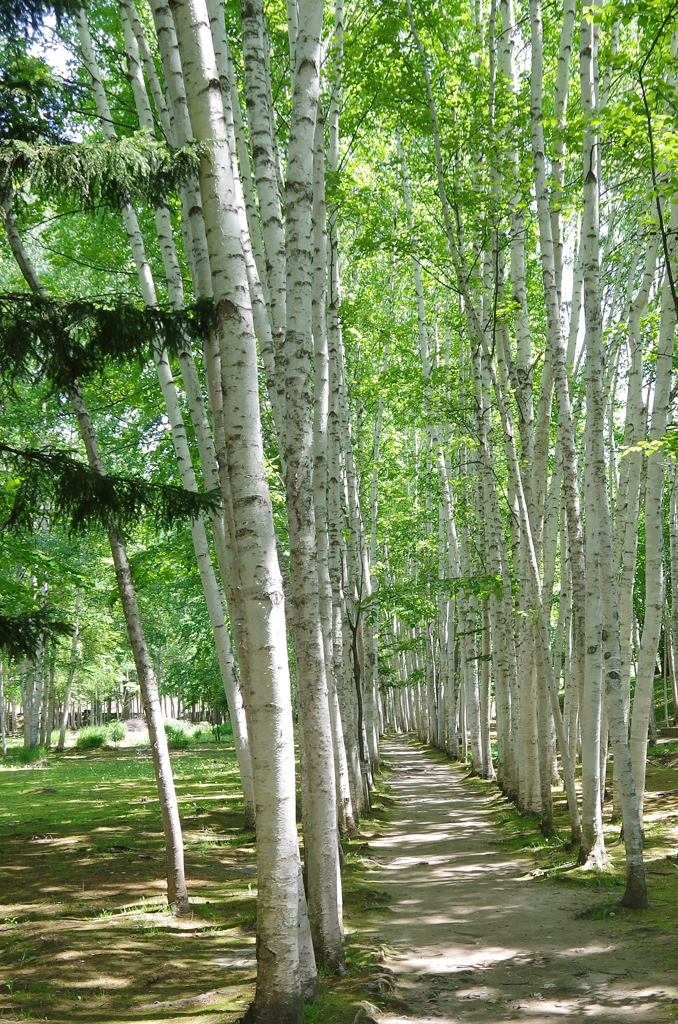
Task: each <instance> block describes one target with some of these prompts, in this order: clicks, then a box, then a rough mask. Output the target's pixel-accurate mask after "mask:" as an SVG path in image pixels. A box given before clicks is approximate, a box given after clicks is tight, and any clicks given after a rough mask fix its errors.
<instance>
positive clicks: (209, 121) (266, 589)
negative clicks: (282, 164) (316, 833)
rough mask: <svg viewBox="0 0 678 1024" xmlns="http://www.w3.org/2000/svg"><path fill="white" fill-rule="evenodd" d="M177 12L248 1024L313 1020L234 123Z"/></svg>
mask: <svg viewBox="0 0 678 1024" xmlns="http://www.w3.org/2000/svg"><path fill="white" fill-rule="evenodd" d="M172 13H173V17H174V22H175V26H176V34H177V40H178V44H179V50H180V55H181V64H182V68H183V77H184V82H185V86H186V97H187V101H188V105H189V112H190V119H191V126H192V130H193V134H194V137H195V138H196V139H197V140H198V141H200V142H205V143H206V144H207V145H208V148H209V155H205V156H203V157H202V159H201V166H200V191H201V196H202V205H203V211H204V217H205V227H206V240H207V247H208V253H209V262H210V268H211V274H212V286H213V290H214V299H215V303H216V307H217V317H218V325H219V342H220V355H221V376H222V391H223V423H224V432H225V438H224V440H225V459H226V465H225V467H224V468H225V471H226V475H227V477H228V482H229V484H230V492H231V493H230V494H229V495H228V498H229V499H232V508H233V516H234V521H235V528H236V529H235V538H236V542H237V547H236V551H235V554H236V560H237V563H238V570H239V581H240V585H241V588H242V606H243V611H244V618H245V623H246V628H247V638H248V651H247V655H248V662H249V671H250V685H249V692H248V695H247V697H248V704H249V706H248V721H249V724H250V727H251V739H252V748H253V758H252V760H253V768H254V790H255V798H256V805H257V808H256V810H257V836H258V840H257V874H258V893H259V896H258V917H257V989H256V994H255V999H254V1003H253V1004H252V1006H251V1007H250V1009H249V1011H248V1014H247V1019H248V1021H251V1022H256V1024H269V1022H270V1024H273V1022H275V1024H288V1022H289V1024H296V1022H297V1021H298V1020H299V1018H300V1016H301V1001H302V993H301V987H300V984H301V983H300V965H299V940H298V935H297V931H296V929H294V928H290V922H293V921H295V920H297V916H298V912H299V896H300V893H299V881H298V879H299V863H300V861H299V848H298V841H297V833H296V820H295V817H296V814H295V805H296V800H295V774H294V738H293V728H292V707H291V694H290V679H289V668H288V662H287V637H286V628H285V614H284V597H283V588H282V579H281V576H280V567H279V564H278V554H277V549H276V540H275V529H274V524H273V513H272V508H271V499H270V494H269V490H268V482H267V477H266V467H265V462H264V452H263V446H262V441H261V419H260V410H259V388H258V372H257V352H256V338H255V333H254V325H253V321H252V310H251V305H250V297H249V284H248V280H247V269H246V265H245V259H244V254H243V249H242V237H241V224H240V218H239V215H238V209H237V203H236V195H235V185H234V181H233V169H232V162H231V153H230V147H229V145H228V142H227V126H226V124H225V120H224V113H223V106H222V99H221V87H220V85H219V78H218V70H217V67H216V61H215V57H214V48H213V44H212V37H211V32H210V23H209V14H208V11H207V8H206V6H205V3H204V0H177V2H175V3H174V4H173V8H172Z"/></svg>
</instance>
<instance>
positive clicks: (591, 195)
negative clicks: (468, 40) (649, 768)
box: [573, 18, 647, 908]
mask: <svg viewBox="0 0 678 1024" xmlns="http://www.w3.org/2000/svg"><path fill="white" fill-rule="evenodd" d="M596 36H597V29H596V26H595V24H594V22H593V19H588V18H584V19H582V23H581V62H582V73H581V84H582V105H583V107H584V112H585V114H587V115H589V116H590V115H591V114H593V113H594V111H595V102H596V90H595V86H596V78H597V73H596V60H597V54H596V46H597V38H596ZM599 144H600V140H599V137H598V136H597V135H596V134H595V128H594V127H593V125H592V124H591V121H590V120H589V121H588V123H587V125H586V132H585V140H584V168H583V171H584V192H585V209H586V231H587V233H589V235H590V237H589V242H588V243H587V252H586V265H587V271H586V275H585V288H584V308H585V314H586V319H587V324H586V356H587V418H588V429H589V437H590V440H591V461H592V466H591V474H592V477H593V480H594V482H595V491H596V496H597V511H598V515H597V517H595V516H594V522H595V523H596V525H597V528H598V550H599V569H600V593H601V599H602V613H603V615H602V619H603V628H602V632H601V637H602V647H603V659H602V660H603V665H604V670H603V671H604V685H605V693H606V698H607V712H608V720H609V728H610V736H611V738H612V745H613V750H614V759H615V762H617V761H618V762H619V772H618V778H619V787H620V793H621V801H622V813H623V817H624V837H625V843H626V892H625V893H624V897H623V899H622V904H623V905H624V906H628V907H638V908H644V907H647V891H646V888H645V870H644V867H643V839H642V831H641V819H640V808H639V802H638V798H637V795H636V789H635V786H634V777H633V769H632V765H631V756H630V752H629V747H628V742H627V732H626V723H625V720H624V703H623V698H622V691H621V651H620V645H619V613H618V610H617V600H616V579H615V576H616V572H615V565H614V560H613V559H614V540H613V533H612V519H611V516H610V511H609V505H608V488H607V470H606V465H605V446H604V437H605V398H604V393H603V387H602V383H603V365H604V357H603V346H602V323H601V316H600V310H601V303H600V270H599V254H598V246H597V240H598V237H599V236H598V216H599V213H598V202H599V184H598V166H599V164H598V159H597V148H598V146H599ZM573 585H574V584H573Z"/></svg>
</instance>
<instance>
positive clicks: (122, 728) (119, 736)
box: [109, 722, 127, 747]
mask: <svg viewBox="0 0 678 1024" xmlns="http://www.w3.org/2000/svg"><path fill="white" fill-rule="evenodd" d="M126 735H127V726H126V725H125V724H124V723H123V722H113V724H112V725H111V727H110V729H109V736H110V737H111V739H112V740H113V742H114V743H115V745H116V747H117V746H118V744H119V743H120V741H121V740H124V738H125V736H126Z"/></svg>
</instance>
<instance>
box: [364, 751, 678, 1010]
mask: <svg viewBox="0 0 678 1024" xmlns="http://www.w3.org/2000/svg"><path fill="white" fill-rule="evenodd" d="M383 754H384V758H385V761H386V763H387V764H388V766H389V768H391V769H392V771H393V775H392V777H391V779H390V780H389V781H390V785H391V786H392V788H393V791H394V795H395V796H396V797H397V799H398V803H397V805H396V807H395V809H394V819H393V821H392V822H391V824H390V825H389V826H388V828H387V829H386V830H385V833H386V834H385V835H384V836H383V838H381V839H375V840H373V841H371V842H370V849H371V851H372V856H373V857H374V858H375V860H376V861H377V864H378V866H377V865H375V867H374V869H373V870H372V871H371V872H370V875H369V877H370V879H371V880H372V881H373V882H374V883H375V884H378V885H379V887H380V888H382V889H384V890H385V891H386V892H387V893H388V894H389V896H390V902H389V905H388V906H387V907H386V908H385V909H384V911H383V913H382V916H381V920H380V921H379V925H378V929H379V935H380V937H381V939H382V941H383V943H384V944H385V946H386V948H387V949H388V953H387V955H386V959H385V961H384V964H385V966H387V967H388V968H390V970H392V971H393V972H394V973H395V975H396V976H397V982H398V997H399V998H400V999H402V1000H404V1001H405V1002H406V1003H407V1004H408V1006H409V1009H408V1010H407V1011H406V1012H405V1011H398V1012H401V1013H402V1015H401V1016H397V1015H395V1016H389V1018H388V1020H389V1022H393V1024H396V1022H398V1024H401V1022H402V1024H405V1022H406V1021H413V1020H414V1021H417V1022H419V1024H427V1022H430V1024H433V1022H434V1021H435V1022H438V1024H439V1022H443V1024H453V1022H464V1021H469V1022H472V1024H498V1022H499V1021H509V1020H515V1021H530V1022H532V1024H552V1022H557V1021H562V1020H566V1021H567V1022H568V1024H570V1022H571V1024H579V1022H582V1024H583V1022H588V1021H595V1022H597V1024H626V1022H636V1021H637V1022H641V1021H642V1022H647V1024H665V1022H668V1021H674V1020H676V1015H675V1014H674V1013H673V1012H672V1008H671V1004H672V1003H673V1002H674V1001H676V1000H678V987H677V986H676V983H675V982H676V979H675V977H674V976H673V974H672V972H670V970H669V969H667V968H666V967H665V966H663V961H664V960H665V959H666V957H667V955H668V954H670V953H671V951H672V950H671V949H670V948H669V947H667V946H664V947H662V946H661V945H658V941H657V940H658V939H659V936H658V935H654V936H652V935H648V934H647V930H646V929H644V928H643V927H642V925H643V919H642V917H641V916H636V915H631V914H629V915H628V916H625V919H624V920H623V921H622V920H621V919H619V920H617V921H615V920H613V919H606V920H603V921H591V920H575V916H574V915H575V914H576V913H577V911H578V910H581V909H582V908H583V907H585V906H589V905H590V904H591V902H592V901H591V893H590V891H584V890H579V891H575V892H572V891H571V890H569V889H568V890H566V889H565V888H564V887H560V886H558V885H555V884H553V883H549V882H546V881H537V880H535V879H534V878H532V877H530V876H529V874H528V872H529V871H530V870H531V868H532V864H531V863H530V862H528V861H527V860H526V859H524V858H521V857H519V856H515V855H514V854H512V853H511V854H507V853H506V852H504V851H502V850H501V849H499V848H498V842H499V840H500V838H501V836H500V834H499V833H498V832H497V831H496V829H495V827H494V824H493V818H492V811H491V809H490V804H491V803H492V802H493V801H494V800H495V797H494V796H487V797H485V796H482V795H481V794H479V793H478V792H477V790H474V789H472V788H471V787H468V786H464V785H463V784H462V782H461V780H462V775H461V774H460V773H459V772H458V771H457V770H455V769H454V768H453V767H452V766H451V765H449V764H445V763H443V764H441V763H439V762H437V761H435V760H434V759H433V758H432V757H430V756H428V755H427V754H426V753H425V752H423V751H421V750H419V749H417V748H416V747H414V746H413V745H412V744H410V743H409V742H408V740H407V739H406V738H405V737H396V738H391V739H390V740H387V741H385V742H384V743H383ZM671 945H673V943H671Z"/></svg>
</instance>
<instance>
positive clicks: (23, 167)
mask: <svg viewBox="0 0 678 1024" xmlns="http://www.w3.org/2000/svg"><path fill="white" fill-rule="evenodd" d="M199 158H200V149H199V147H196V146H195V145H192V146H185V147H184V148H183V149H179V150H176V151H172V150H170V149H168V147H167V146H166V145H165V144H164V143H162V142H159V141H158V140H157V139H154V138H153V137H152V136H151V135H150V133H149V132H146V131H141V132H137V133H135V134H134V135H133V136H120V137H119V138H116V139H106V140H105V141H103V142H102V141H97V142H67V143H63V144H62V145H58V146H49V145H33V144H31V143H28V142H19V141H12V142H6V143H4V144H3V145H2V146H0V191H1V192H6V191H8V190H9V188H10V186H12V185H14V186H16V185H19V184H25V183H26V182H27V181H30V183H31V186H32V188H33V189H34V190H35V191H36V192H38V193H40V192H44V193H45V194H47V195H49V196H51V197H53V198H58V197H63V198H68V199H69V200H74V201H76V202H77V203H79V205H80V207H81V209H83V210H94V209H97V208H100V207H102V206H105V207H110V208H111V209H120V208H121V207H122V206H124V205H125V203H129V202H142V203H148V204H150V205H151V206H162V205H164V204H165V203H166V202H167V197H168V195H169V193H170V192H172V191H177V190H178V189H179V188H180V187H181V185H182V184H184V183H185V182H186V181H187V180H188V179H189V178H191V177H193V176H195V175H196V174H197V173H198V163H199Z"/></svg>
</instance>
